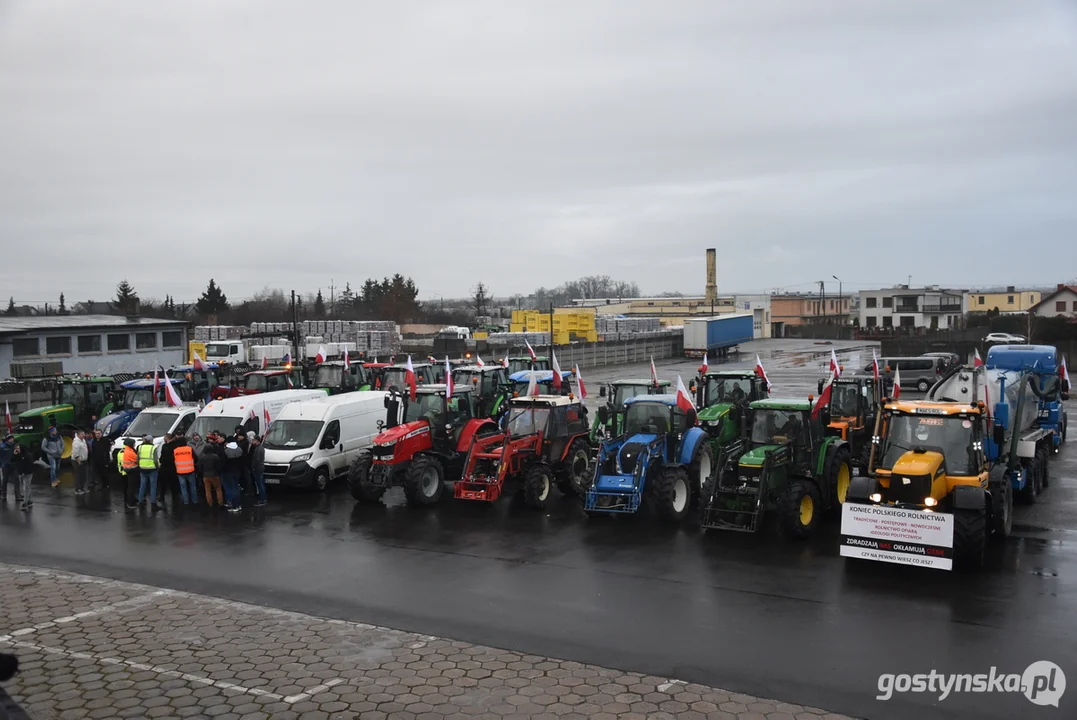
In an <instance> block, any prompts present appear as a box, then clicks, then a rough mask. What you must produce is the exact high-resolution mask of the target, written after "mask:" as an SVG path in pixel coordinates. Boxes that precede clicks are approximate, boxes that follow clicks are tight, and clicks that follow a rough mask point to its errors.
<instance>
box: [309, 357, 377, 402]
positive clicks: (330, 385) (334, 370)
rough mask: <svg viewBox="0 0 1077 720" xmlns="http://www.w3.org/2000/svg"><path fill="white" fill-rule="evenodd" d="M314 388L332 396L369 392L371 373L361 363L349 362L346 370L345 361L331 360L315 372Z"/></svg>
mask: <svg viewBox="0 0 1077 720" xmlns="http://www.w3.org/2000/svg"><path fill="white" fill-rule="evenodd" d="M314 387H315V388H317V389H319V390H325V391H326V392H327V393H328V394H330V395H338V394H340V393H346V392H352V391H354V390H369V389H370V387H371V380H370V371H369V370H367V368H366V366H365V365H364V364H363V363H361V362H349V363H348V367H347V368H345V367H344V361H343V360H329V361H327V362H323V363H322V364H321V365H319V366H318V367H317V369H316V370H315V371H314Z"/></svg>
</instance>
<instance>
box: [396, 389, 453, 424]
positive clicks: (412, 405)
mask: <svg viewBox="0 0 1077 720" xmlns="http://www.w3.org/2000/svg"><path fill="white" fill-rule="evenodd" d="M444 400H445V398H444V396H442V395H430V394H424V395H419V396H418V397H416V398H415V400H414V401H411V400H409V401H408V409H407V412H406V413H405V414H404V422H406V423H409V422H413V421H415V420H422V419H426V420H429V421H430V422H431V424H433V422H434V421H435V420H436V419H437V418H438V417H439V416H440V415H441V411H442V408H441V405H442V403H443V402H444Z"/></svg>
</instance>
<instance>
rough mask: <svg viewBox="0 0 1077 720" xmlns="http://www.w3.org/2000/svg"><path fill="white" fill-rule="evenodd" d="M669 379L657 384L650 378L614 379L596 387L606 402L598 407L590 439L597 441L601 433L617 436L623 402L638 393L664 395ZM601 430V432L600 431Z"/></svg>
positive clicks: (619, 431)
mask: <svg viewBox="0 0 1077 720" xmlns="http://www.w3.org/2000/svg"><path fill="white" fill-rule="evenodd" d="M670 386H671V383H670V381H669V380H660V381H659V382H658V384H657V385H655V384H654V381H653V380H651V379H649V378H648V379H638V380H632V379H628V380H614V381H613V382H611V383H607V384H605V385H603V386H601V387H600V388H599V389H598V395H599V397H602V398H605V400H606V402H605V404H603V405H602V406H600V407H599V408H598V413H597V415H596V416H595V422H594V425H593V427H592V428H591V441H592V442H597V441H598V439H599V437H600V436H601V435H602V434H605V435H606V436H607V437H617V436H618V435H620V434H621V420H622V419H623V418H624V409H625V403H626V402H627V401H628V399H629V398H634V397H637V396H639V395H664V394H666V393H668V392H669V388H670ZM600 431H601V432H600Z"/></svg>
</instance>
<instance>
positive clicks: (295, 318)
mask: <svg viewBox="0 0 1077 720" xmlns="http://www.w3.org/2000/svg"><path fill="white" fill-rule="evenodd" d="M292 338H293V339H294V342H295V346H294V347H293V348H292V350H293V353H292V364H293V365H294V364H297V363H298V362H299V314H298V311H297V310H296V305H295V290H292Z"/></svg>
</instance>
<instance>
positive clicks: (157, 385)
mask: <svg viewBox="0 0 1077 720" xmlns="http://www.w3.org/2000/svg"><path fill="white" fill-rule="evenodd" d="M159 392H161V378H160V377H159V376H158V375H157V371H156V370H154V371H153V404H154V405H156V404H157V393H159Z"/></svg>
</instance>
